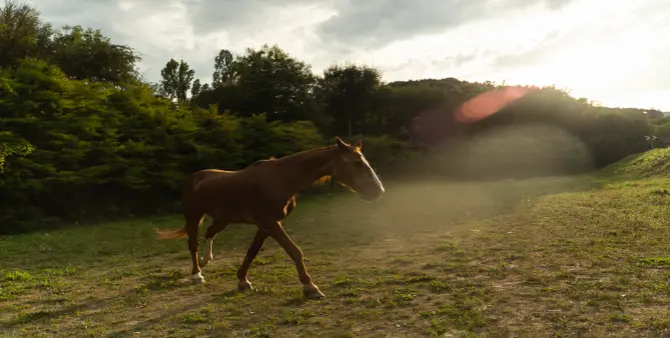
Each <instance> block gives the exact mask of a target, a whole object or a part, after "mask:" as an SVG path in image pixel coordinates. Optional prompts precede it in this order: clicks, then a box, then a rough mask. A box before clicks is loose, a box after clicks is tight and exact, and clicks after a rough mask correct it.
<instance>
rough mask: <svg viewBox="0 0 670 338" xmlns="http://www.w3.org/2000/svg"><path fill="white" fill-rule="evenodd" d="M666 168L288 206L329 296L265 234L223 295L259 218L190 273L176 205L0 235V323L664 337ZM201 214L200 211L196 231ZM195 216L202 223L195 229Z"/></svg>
mask: <svg viewBox="0 0 670 338" xmlns="http://www.w3.org/2000/svg"><path fill="white" fill-rule="evenodd" d="M668 184H670V179H668V178H664V177H662V176H648V177H646V178H644V179H642V180H628V181H626V180H615V179H609V180H607V181H606V182H605V181H602V180H601V183H597V182H596V181H594V180H593V179H592V178H590V177H556V178H544V179H533V180H522V181H512V180H510V181H503V182H492V183H406V184H398V185H390V186H389V187H388V189H387V190H388V195H387V197H386V198H384V199H383V200H381V201H379V202H377V203H372V204H368V203H362V202H360V201H359V200H358V199H357V198H356V197H354V196H351V195H349V196H342V197H335V198H324V199H322V200H313V201H312V200H310V201H307V202H300V201H299V203H298V208H297V209H296V211H295V213H294V214H293V215H291V217H290V218H289V219H288V220H287V221H286V222H285V227H286V228H287V231H288V232H289V234H290V235H291V236H292V237H293V238H294V240H295V241H296V242H297V243H298V245H299V246H300V247H301V248H302V249H303V251H304V252H305V255H306V260H307V263H306V264H307V266H308V269H309V272H310V273H311V275H312V276H313V278H314V280H315V282H316V283H317V284H318V285H319V286H320V287H321V289H322V290H323V291H324V292H325V293H326V295H327V296H328V297H327V298H326V299H324V300H320V301H305V300H304V299H303V298H302V293H301V288H300V284H299V283H298V280H297V275H296V272H295V268H294V265H293V263H292V262H291V261H290V259H289V258H288V256H287V255H286V254H285V253H284V251H283V250H282V249H281V248H279V247H278V245H277V244H276V243H275V242H274V241H268V243H267V244H266V246H265V249H264V251H262V252H261V253H260V254H259V257H258V258H257V260H256V261H255V262H254V264H253V265H252V268H251V270H250V280H251V281H252V283H253V284H254V286H255V287H256V288H257V292H253V293H248V294H241V293H238V292H236V280H235V270H236V269H237V267H238V266H239V264H240V263H241V260H242V257H243V256H244V254H245V252H246V249H247V246H248V245H249V243H250V241H251V238H252V236H253V232H254V229H253V228H251V227H248V226H240V225H233V226H232V227H231V228H229V229H228V230H226V231H224V232H223V233H221V234H219V236H218V237H217V238H216V240H215V241H214V257H215V260H214V261H212V262H210V264H209V265H208V266H207V268H205V269H204V271H203V272H204V275H205V277H206V279H207V284H204V285H192V284H191V283H190V282H188V281H186V280H185V278H186V277H188V272H189V270H190V263H189V260H188V252H187V248H186V243H185V241H184V240H172V241H159V240H157V239H156V238H155V236H154V229H155V228H157V227H158V228H178V227H180V226H181V225H182V224H181V218H180V217H155V218H151V219H137V220H130V221H126V222H115V223H104V224H92V225H88V226H86V227H79V228H68V229H64V230H58V231H54V232H48V233H44V232H40V233H32V234H24V235H16V236H6V237H0V257H1V259H0V261H1V262H2V265H1V266H0V268H1V269H2V270H0V283H1V284H0V336H2V337H14V336H26V337H39V336H76V337H87V336H91V337H127V336H133V335H137V334H139V335H140V336H149V337H154V336H161V337H163V336H170V337H194V336H198V337H202V336H216V337H228V336H230V337H275V336H276V337H294V336H304V337H317V336H318V337H361V336H364V337H389V336H392V337H418V336H436V337H437V336H449V337H470V336H486V337H512V336H513V337H548V336H552V337H567V336H583V337H603V336H612V337H632V336H636V337H639V336H649V337H660V336H667V335H670V310H669V309H668V307H667V304H668V301H670V249H668V243H670V227H668V221H669V220H670V208H668V206H667V204H670V193H667V190H665V187H666V186H668ZM206 225H207V223H205V225H203V228H204V227H205V226H206ZM203 233H204V231H201V235H202V234H203Z"/></svg>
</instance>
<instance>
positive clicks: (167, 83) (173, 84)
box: [161, 59, 195, 102]
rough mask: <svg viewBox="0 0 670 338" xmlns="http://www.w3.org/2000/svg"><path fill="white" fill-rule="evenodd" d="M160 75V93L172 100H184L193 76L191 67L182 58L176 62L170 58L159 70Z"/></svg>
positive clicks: (193, 72)
mask: <svg viewBox="0 0 670 338" xmlns="http://www.w3.org/2000/svg"><path fill="white" fill-rule="evenodd" d="M161 76H162V80H161V92H162V94H163V95H164V96H166V97H168V98H170V99H172V100H174V99H177V101H178V102H181V101H185V100H186V96H187V93H188V90H189V89H190V88H191V82H192V81H193V77H194V76H195V71H194V70H192V69H191V67H190V66H189V65H188V63H186V62H184V60H180V61H179V62H177V61H175V60H174V59H170V61H168V62H167V64H165V67H164V68H163V70H161Z"/></svg>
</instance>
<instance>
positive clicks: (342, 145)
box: [335, 136, 349, 149]
mask: <svg viewBox="0 0 670 338" xmlns="http://www.w3.org/2000/svg"><path fill="white" fill-rule="evenodd" d="M335 138H336V142H337V146H338V147H340V148H343V149H344V148H349V145H347V144H346V143H344V141H342V139H341V138H340V137H339V136H335Z"/></svg>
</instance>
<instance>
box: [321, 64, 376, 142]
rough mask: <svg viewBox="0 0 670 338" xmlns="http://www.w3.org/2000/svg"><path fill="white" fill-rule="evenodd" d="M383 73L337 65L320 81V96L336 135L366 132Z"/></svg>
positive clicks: (351, 65)
mask: <svg viewBox="0 0 670 338" xmlns="http://www.w3.org/2000/svg"><path fill="white" fill-rule="evenodd" d="M381 84H382V83H381V72H380V71H379V70H377V69H375V68H372V67H368V66H358V65H354V64H347V65H344V66H340V65H333V66H330V67H329V68H327V69H326V70H325V71H324V72H323V77H322V78H321V79H319V86H318V94H317V95H318V96H319V98H320V101H321V102H323V104H324V106H325V111H326V114H328V115H329V116H330V117H331V118H332V120H333V125H332V130H331V132H332V133H333V134H338V135H348V136H350V135H352V134H353V133H365V131H366V130H365V129H366V128H365V126H366V124H365V122H366V117H367V114H368V112H369V111H370V110H371V109H372V107H373V102H374V97H375V94H376V93H377V90H378V89H379V87H380V86H381Z"/></svg>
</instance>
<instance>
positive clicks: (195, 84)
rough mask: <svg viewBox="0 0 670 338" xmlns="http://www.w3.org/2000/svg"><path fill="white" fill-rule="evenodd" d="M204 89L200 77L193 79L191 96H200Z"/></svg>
mask: <svg viewBox="0 0 670 338" xmlns="http://www.w3.org/2000/svg"><path fill="white" fill-rule="evenodd" d="M201 91H202V85H200V79H195V81H193V87H191V98H194V97H198V95H200V92H201Z"/></svg>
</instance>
